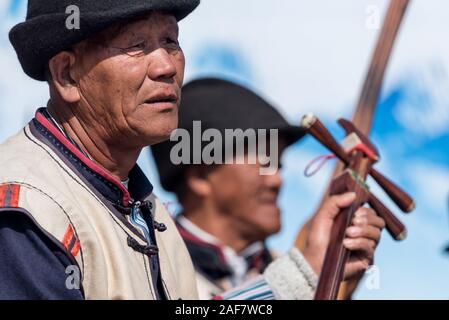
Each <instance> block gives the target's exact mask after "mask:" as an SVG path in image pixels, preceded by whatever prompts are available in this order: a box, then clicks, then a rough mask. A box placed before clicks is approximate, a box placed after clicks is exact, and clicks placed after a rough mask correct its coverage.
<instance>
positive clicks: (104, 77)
mask: <svg viewBox="0 0 449 320" xmlns="http://www.w3.org/2000/svg"><path fill="white" fill-rule="evenodd" d="M75 3H76V4H77V6H78V9H79V12H80V28H79V29H77V28H75V29H71V28H69V29H68V28H67V25H66V19H67V14H66V11H67V10H66V9H67V8H68V7H71V8H73V1H72V0H58V1H40V0H29V2H28V13H27V18H26V21H25V22H23V23H20V24H18V25H17V26H15V27H14V28H13V29H12V30H11V32H10V40H11V42H12V44H13V46H14V48H15V50H16V52H17V55H18V58H19V60H20V62H21V65H22V67H23V69H24V71H25V73H26V74H28V75H29V76H30V77H32V78H34V79H36V80H40V81H47V83H48V85H49V92H50V99H49V102H48V105H47V108H40V109H38V110H37V112H36V115H35V118H33V119H32V120H31V121H30V122H29V124H28V125H27V126H26V127H25V128H24V129H23V130H21V131H20V132H19V133H17V134H16V135H15V136H13V137H11V138H9V139H8V140H7V141H6V142H5V143H3V144H2V145H1V146H0V155H1V156H0V243H1V245H0V261H1V264H0V298H3V299H181V298H182V299H195V298H197V297H198V295H197V289H196V283H195V277H194V269H193V265H192V262H191V260H190V257H189V254H188V251H187V249H186V247H185V244H184V242H183V240H182V238H181V236H180V235H179V233H178V231H177V229H176V226H175V224H174V223H173V222H172V220H171V218H170V216H169V215H168V214H167V212H166V211H165V210H164V207H163V205H162V204H161V203H160V202H159V200H158V199H157V198H156V197H155V195H154V194H153V193H152V186H151V184H150V183H149V181H148V180H147V179H146V178H145V176H144V175H143V173H142V171H141V170H140V169H139V167H138V166H137V165H136V160H137V158H138V156H139V154H140V152H141V150H142V148H144V147H145V146H148V145H152V144H155V143H158V142H161V141H163V140H165V139H167V138H168V137H169V135H170V133H171V132H172V130H173V129H175V128H176V127H177V121H178V105H179V102H180V94H181V92H180V88H181V85H182V81H183V70H184V56H183V53H182V50H181V49H180V46H179V43H178V26H177V22H178V21H179V20H180V19H182V18H184V17H185V16H187V15H188V14H189V13H190V12H191V11H192V10H194V8H195V7H196V6H197V5H198V4H199V0H171V1H167V0H154V1H147V0H128V1H126V2H124V1H123V0H97V1H91V0H79V1H75ZM69 12H70V10H69ZM326 223H327V222H323V228H325V229H326V228H327V226H326ZM311 242H312V243H314V241H313V240H311ZM367 254H368V255H370V254H372V250H368V251H367ZM318 263H319V262H318ZM311 264H312V265H314V263H313V262H312V261H311ZM313 268H314V269H315V272H314V271H313V270H312V267H311V266H310V265H309V264H308V263H307V262H306V260H305V259H304V257H303V256H302V255H301V254H300V253H299V252H298V251H297V250H293V251H292V252H291V253H290V254H289V255H286V256H284V257H282V258H281V259H279V260H277V261H275V262H273V264H272V265H271V266H270V268H267V271H266V272H265V273H264V275H263V276H261V277H262V278H261V279H259V281H261V282H262V283H263V285H264V286H265V287H266V288H269V289H270V290H272V291H271V292H272V296H273V297H276V298H280V299H281V298H310V297H311V296H312V295H313V290H314V288H315V284H316V274H315V273H316V272H318V271H319V264H316V265H315V266H313ZM285 270H288V274H287V273H285ZM347 272H348V273H347V275H350V274H351V273H353V272H354V270H351V269H350V268H349V269H348V270H347ZM291 283H294V286H292V285H291ZM249 289H250V288H248V285H247V287H245V288H243V289H242V290H249Z"/></svg>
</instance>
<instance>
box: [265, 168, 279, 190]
mask: <svg viewBox="0 0 449 320" xmlns="http://www.w3.org/2000/svg"><path fill="white" fill-rule="evenodd" d="M265 177H266V179H267V180H266V182H267V184H268V185H269V186H270V187H271V188H276V189H280V188H281V186H282V176H281V172H280V170H279V169H278V170H276V172H275V173H273V174H270V175H266V176H265Z"/></svg>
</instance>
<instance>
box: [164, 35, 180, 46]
mask: <svg viewBox="0 0 449 320" xmlns="http://www.w3.org/2000/svg"><path fill="white" fill-rule="evenodd" d="M165 42H166V43H167V44H168V45H172V46H176V47H178V46H179V42H178V40H176V39H174V38H171V37H167V38H165Z"/></svg>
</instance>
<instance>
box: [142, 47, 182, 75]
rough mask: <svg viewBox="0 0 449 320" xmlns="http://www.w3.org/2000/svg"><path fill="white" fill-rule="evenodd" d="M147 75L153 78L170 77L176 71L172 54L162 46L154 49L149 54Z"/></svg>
mask: <svg viewBox="0 0 449 320" xmlns="http://www.w3.org/2000/svg"><path fill="white" fill-rule="evenodd" d="M150 59H151V62H150V65H149V66H148V76H149V77H150V78H151V79H153V80H160V79H171V78H173V77H174V76H175V75H176V73H177V70H176V65H175V63H174V62H173V60H172V56H171V55H170V54H169V53H168V52H167V50H165V49H164V48H159V49H157V50H154V51H153V52H152V53H151V55H150Z"/></svg>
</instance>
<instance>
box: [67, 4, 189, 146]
mask: <svg viewBox="0 0 449 320" xmlns="http://www.w3.org/2000/svg"><path fill="white" fill-rule="evenodd" d="M106 32H109V33H113V32H117V31H114V28H110V29H108V30H107V31H106ZM106 37H107V38H108V39H107V40H106V41H104V43H101V44H98V43H93V41H89V40H88V41H85V42H84V43H82V44H81V45H80V46H78V47H77V48H76V49H75V52H76V53H77V59H76V63H77V66H76V67H77V68H75V69H74V70H75V73H77V77H76V78H78V79H79V80H78V81H77V82H78V86H79V91H80V94H81V101H80V106H81V107H82V108H85V109H86V110H85V111H86V112H85V113H83V114H85V115H84V117H86V119H85V120H87V121H84V123H88V124H94V125H96V126H98V125H100V126H99V127H100V132H101V134H102V135H103V138H104V139H105V141H107V142H109V143H112V144H126V145H127V146H129V147H141V146H145V145H149V144H154V143H157V142H160V141H162V140H165V139H166V138H167V137H168V136H169V134H170V133H171V131H172V130H173V129H175V128H176V127H177V124H178V106H179V103H180V94H181V86H182V81H183V77H184V65H185V60H184V55H183V52H182V50H181V48H180V46H179V43H178V26H177V22H176V19H175V18H174V17H173V16H171V15H167V14H163V13H159V12H153V13H151V14H150V15H149V16H148V17H146V18H145V19H142V20H139V21H136V22H132V23H130V24H127V25H125V26H124V27H123V28H121V29H120V31H118V32H117V34H107V35H106ZM89 117H90V118H89ZM97 131H98V127H97Z"/></svg>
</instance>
